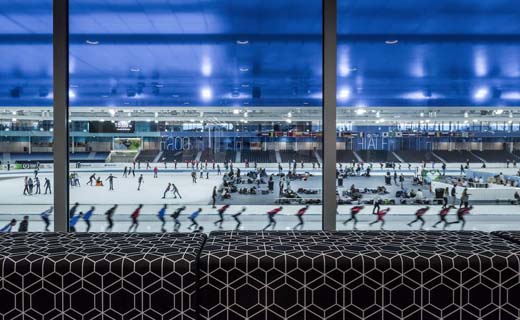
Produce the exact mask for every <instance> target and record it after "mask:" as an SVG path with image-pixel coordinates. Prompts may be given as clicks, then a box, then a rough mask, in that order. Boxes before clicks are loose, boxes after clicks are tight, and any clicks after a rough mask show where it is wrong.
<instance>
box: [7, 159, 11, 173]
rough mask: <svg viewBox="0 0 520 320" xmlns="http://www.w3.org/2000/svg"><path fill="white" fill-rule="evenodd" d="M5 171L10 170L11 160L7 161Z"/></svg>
mask: <svg viewBox="0 0 520 320" xmlns="http://www.w3.org/2000/svg"><path fill="white" fill-rule="evenodd" d="M7 171H11V162H10V161H7Z"/></svg>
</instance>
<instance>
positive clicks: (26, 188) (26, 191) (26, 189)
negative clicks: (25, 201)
mask: <svg viewBox="0 0 520 320" xmlns="http://www.w3.org/2000/svg"><path fill="white" fill-rule="evenodd" d="M23 185H24V187H23V195H24V196H26V195H28V194H29V177H27V176H26V177H25V178H24V181H23Z"/></svg>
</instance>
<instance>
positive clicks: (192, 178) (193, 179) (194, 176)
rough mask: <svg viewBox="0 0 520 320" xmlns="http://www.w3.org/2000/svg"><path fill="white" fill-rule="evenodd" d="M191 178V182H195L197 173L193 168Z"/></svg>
mask: <svg viewBox="0 0 520 320" xmlns="http://www.w3.org/2000/svg"><path fill="white" fill-rule="evenodd" d="M191 180H192V182H193V183H197V173H196V172H195V170H193V171H192V172H191Z"/></svg>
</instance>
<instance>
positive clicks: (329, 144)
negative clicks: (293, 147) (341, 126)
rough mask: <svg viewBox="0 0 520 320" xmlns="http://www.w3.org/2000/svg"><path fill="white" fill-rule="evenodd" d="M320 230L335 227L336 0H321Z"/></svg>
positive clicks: (328, 229) (330, 229)
mask: <svg viewBox="0 0 520 320" xmlns="http://www.w3.org/2000/svg"><path fill="white" fill-rule="evenodd" d="M322 3H323V18H322V19H323V21H322V22H323V44H322V45H323V53H322V54H323V81H322V86H323V124H324V125H323V219H322V227H323V230H327V231H334V230H336V68H337V18H338V14H337V0H323V2H322Z"/></svg>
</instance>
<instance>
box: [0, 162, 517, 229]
mask: <svg viewBox="0 0 520 320" xmlns="http://www.w3.org/2000/svg"><path fill="white" fill-rule="evenodd" d="M271 166H272V167H271V168H270V169H268V172H267V173H268V174H271V173H276V172H277V169H275V168H274V167H273V165H271ZM286 167H287V166H285V168H284V170H286V169H287V168H286ZM309 167H311V166H310V165H307V166H306V168H305V169H301V170H299V171H300V172H301V173H303V172H305V171H308V172H310V173H311V174H312V175H313V177H312V178H310V179H309V180H307V181H297V182H295V183H293V185H292V188H293V189H296V188H298V187H303V188H309V189H312V188H316V189H319V188H320V187H321V171H320V170H312V169H310V168H309ZM159 168H160V169H159V174H158V178H154V177H153V172H152V170H136V176H135V177H133V176H129V177H126V178H125V177H123V175H122V169H121V168H120V167H117V168H85V169H79V170H78V169H71V172H72V171H74V172H77V173H78V174H79V177H80V181H81V187H71V189H70V195H71V196H70V202H71V204H72V203H74V202H78V203H80V204H81V205H80V207H79V211H86V210H88V209H89V208H90V206H95V207H96V210H95V214H94V217H93V218H92V221H93V227H92V231H103V230H104V228H105V226H106V222H105V219H104V212H105V211H106V210H107V209H108V208H109V207H110V206H112V205H113V204H118V205H119V207H118V209H117V211H116V213H115V217H114V219H115V221H116V227H115V228H114V231H127V230H128V226H129V225H130V218H129V215H130V214H131V212H132V211H133V210H134V209H135V207H136V206H137V205H138V204H143V205H144V207H143V210H142V214H141V217H140V221H141V225H140V227H139V229H138V230H139V231H142V232H153V231H159V230H160V223H159V221H158V220H157V218H156V214H157V212H158V210H159V209H160V208H161V207H162V206H163V205H164V204H168V206H169V207H168V213H167V219H168V230H173V222H172V220H171V218H169V214H171V213H172V212H173V210H175V209H176V208H177V207H179V206H183V205H185V206H186V207H187V208H186V210H185V211H184V212H183V214H182V215H181V222H182V223H183V225H182V227H181V231H189V230H187V229H186V227H187V225H188V224H189V221H188V219H187V216H188V215H189V214H191V212H193V211H195V210H196V209H197V208H202V213H201V216H200V217H199V222H200V223H201V225H202V226H203V227H204V229H205V231H211V230H214V229H215V226H214V225H213V223H212V222H213V221H215V220H216V219H217V216H216V209H214V208H212V206H211V194H212V190H213V187H214V186H217V187H218V186H219V185H220V184H221V183H222V176H218V175H217V173H216V171H213V170H209V179H206V176H205V174H204V177H203V178H198V179H197V183H193V182H192V178H191V176H190V173H191V170H190V169H186V168H182V167H180V166H179V168H178V169H177V170H174V169H172V168H168V169H166V170H165V169H164V168H163V167H160V166H159ZM414 168H415V166H414ZM309 169H310V170H309ZM241 170H242V174H245V173H247V170H253V169H252V168H250V169H246V168H243V166H242V167H241ZM477 170H478V169H477ZM516 170H517V169H515V168H509V169H507V168H503V167H497V168H487V169H486V171H489V172H497V173H498V172H504V173H505V174H514V173H515V172H516ZM386 171H387V169H383V170H379V168H376V167H374V170H373V177H371V178H363V179H364V180H356V179H358V178H357V177H354V178H347V179H346V180H345V181H344V187H343V188H340V191H341V190H343V189H344V188H348V187H350V185H351V184H353V183H356V186H361V187H362V186H363V185H374V186H375V185H380V184H382V183H381V181H382V175H383V174H385V173H386ZM93 172H96V174H97V175H99V176H100V177H101V179H102V180H103V181H104V186H103V187H94V186H87V185H86V182H87V181H88V177H89V176H90V175H91V174H92V173H93ZM392 172H393V171H392ZM402 172H403V174H405V175H406V177H407V180H408V179H410V177H411V175H412V174H413V172H414V170H413V169H412V170H410V171H409V170H406V168H405V166H404V165H403V170H402ZM110 173H113V174H114V176H116V177H117V178H116V179H114V190H113V191H110V190H109V187H108V181H105V179H106V178H107V176H108V175H109V174H110ZM398 173H400V171H398ZM448 173H449V174H453V175H456V174H458V169H457V166H455V165H452V166H451V168H450V169H449V170H448ZM140 174H143V178H144V182H143V184H142V186H141V190H140V191H138V190H137V187H138V177H139V175H140ZM25 175H27V176H33V172H32V171H25V172H24V171H10V172H6V171H3V172H2V173H0V190H1V199H0V224H1V225H2V226H3V225H5V224H6V223H7V221H8V220H10V219H11V218H13V217H14V218H16V219H21V218H22V216H23V215H29V216H30V220H31V223H30V230H31V231H41V230H42V229H43V225H42V224H41V223H40V220H39V216H38V214H39V213H40V212H41V211H43V210H45V209H47V208H48V207H49V206H51V205H52V202H53V197H52V196H51V195H44V194H41V195H31V196H26V195H23V179H24V176H25ZM38 176H39V178H40V179H41V181H42V192H43V191H44V190H43V181H44V178H45V177H48V178H50V179H51V180H52V172H51V171H50V170H48V169H44V170H42V171H41V172H40V173H39V175H38ZM198 176H199V173H197V177H198ZM168 182H173V183H175V185H176V186H177V187H178V189H179V191H180V194H181V196H182V199H180V198H177V199H175V198H174V197H173V195H172V194H171V192H168V193H167V196H166V198H165V199H162V196H163V193H164V190H165V188H166V186H167V184H168ZM277 184H278V178H275V185H277ZM261 187H264V188H265V185H264V186H261ZM275 193H276V192H275ZM315 197H321V195H316V196H315ZM275 198H276V196H275V195H269V196H262V195H260V194H258V195H246V196H244V195H238V194H235V193H233V194H232V199H231V200H227V201H225V202H224V201H222V200H218V201H217V207H218V206H219V205H222V204H223V203H228V204H230V205H231V206H230V208H229V209H228V211H227V212H226V222H225V223H224V229H233V228H234V227H235V221H234V220H233V218H232V217H231V216H230V215H231V214H233V213H236V212H238V211H239V210H240V209H241V208H242V207H246V208H247V210H246V211H245V212H244V214H243V215H242V216H241V220H242V222H243V224H242V226H241V229H261V228H263V227H264V226H265V225H266V224H267V216H266V214H265V213H266V212H267V211H269V210H271V209H273V208H275V207H276V206H277V205H276V204H275V203H274V201H273V199H275ZM351 206H352V205H341V206H339V208H338V212H339V215H338V221H339V222H338V229H339V230H342V229H351V228H352V225H349V226H347V227H344V226H343V225H342V224H341V222H342V221H343V220H345V219H347V218H348V217H349V216H350V214H349V211H350V208H351ZM301 207H302V206H301V205H284V206H283V210H282V211H281V212H280V214H279V215H278V216H277V221H278V224H277V226H276V228H277V229H279V230H285V229H290V228H292V227H293V226H294V225H295V224H296V223H297V218H296V217H295V216H294V214H295V213H296V212H297V210H298V209H300V208H301ZM417 208H419V206H417V205H394V206H391V211H390V213H389V214H388V215H387V223H386V225H385V228H386V229H388V230H400V229H408V227H407V226H406V223H407V222H409V221H410V220H412V219H413V218H414V215H413V213H414V212H415V210H417ZM439 208H440V207H439V206H432V207H431V209H430V211H429V212H428V213H427V214H426V216H425V219H426V220H427V224H426V226H425V227H426V229H429V228H430V226H431V225H432V224H433V223H434V222H435V221H437V213H438V211H439ZM371 211H372V207H371V206H370V205H367V206H366V207H365V209H364V210H363V211H362V212H361V213H360V214H359V220H360V222H359V224H358V228H359V229H377V228H378V226H377V225H375V226H373V227H371V228H370V227H368V222H369V221H371V220H373V216H372V215H371ZM454 213H455V211H454V210H452V212H451V213H450V217H449V219H448V220H454V219H455V215H454ZM467 220H468V221H467V224H466V229H467V230H484V231H492V230H499V229H502V230H506V229H520V206H514V205H505V204H502V205H494V204H486V205H477V206H475V209H474V210H473V211H472V213H471V214H470V216H469V217H468V219H467ZM418 227H419V224H416V225H415V226H414V228H418ZM320 228H321V206H320V205H316V206H311V207H310V208H309V210H308V212H307V213H306V214H305V229H320ZM458 228H459V226H458V225H452V226H451V227H450V228H449V229H450V230H458ZM77 229H78V231H82V230H84V223H83V222H82V221H80V222H79V223H78V228H77Z"/></svg>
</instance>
